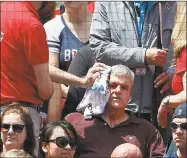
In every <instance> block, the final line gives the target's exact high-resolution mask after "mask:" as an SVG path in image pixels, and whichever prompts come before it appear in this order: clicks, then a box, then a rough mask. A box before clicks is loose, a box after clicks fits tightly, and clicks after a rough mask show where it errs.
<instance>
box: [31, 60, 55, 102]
mask: <svg viewBox="0 0 187 158" xmlns="http://www.w3.org/2000/svg"><path fill="white" fill-rule="evenodd" d="M33 69H34V74H35V77H36V81H37V88H38V95H39V97H40V98H41V99H42V100H48V99H49V98H50V97H51V95H52V93H53V84H52V81H51V78H50V76H49V66H48V63H44V64H37V65H33Z"/></svg>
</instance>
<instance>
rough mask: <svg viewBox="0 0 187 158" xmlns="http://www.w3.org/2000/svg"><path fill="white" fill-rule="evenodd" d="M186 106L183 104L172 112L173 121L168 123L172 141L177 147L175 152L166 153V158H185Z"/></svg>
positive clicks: (186, 148)
mask: <svg viewBox="0 0 187 158" xmlns="http://www.w3.org/2000/svg"><path fill="white" fill-rule="evenodd" d="M186 112H187V105H186V103H183V104H181V105H179V106H178V107H177V108H176V109H175V112H174V115H173V121H172V122H171V123H170V127H171V130H172V136H173V141H174V143H175V145H176V147H177V151H175V152H172V153H168V155H166V156H165V157H167V158H185V157H186V154H187V152H186V151H187V144H186V141H187V139H186V135H187V133H186V131H187V115H186Z"/></svg>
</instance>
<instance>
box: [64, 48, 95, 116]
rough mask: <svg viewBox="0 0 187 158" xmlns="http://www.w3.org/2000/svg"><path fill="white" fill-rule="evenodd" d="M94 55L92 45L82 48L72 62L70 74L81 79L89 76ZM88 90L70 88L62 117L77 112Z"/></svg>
mask: <svg viewBox="0 0 187 158" xmlns="http://www.w3.org/2000/svg"><path fill="white" fill-rule="evenodd" d="M94 63H95V59H94V55H93V53H92V51H91V49H90V45H86V46H84V47H82V48H81V49H80V50H79V51H78V52H77V53H76V55H75V57H74V59H73V60H72V62H71V64H70V66H69V69H68V72H70V73H71V74H74V75H76V76H79V77H83V76H85V75H86V74H87V72H88V70H89V69H90V68H91V67H92V66H93V65H94ZM85 91H86V89H85V88H82V87H73V86H70V87H69V89H68V94H67V98H66V101H65V104H64V108H63V110H62V117H64V116H66V115H67V114H69V113H72V112H76V108H77V105H78V104H79V103H80V102H81V100H82V98H83V96H84V94H85Z"/></svg>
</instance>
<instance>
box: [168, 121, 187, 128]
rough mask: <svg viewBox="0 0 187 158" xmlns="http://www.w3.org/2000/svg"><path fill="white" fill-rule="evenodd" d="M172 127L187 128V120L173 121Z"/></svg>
mask: <svg viewBox="0 0 187 158" xmlns="http://www.w3.org/2000/svg"><path fill="white" fill-rule="evenodd" d="M170 127H171V129H172V130H176V129H177V128H180V129H184V130H186V129H187V122H185V123H175V122H171V123H170Z"/></svg>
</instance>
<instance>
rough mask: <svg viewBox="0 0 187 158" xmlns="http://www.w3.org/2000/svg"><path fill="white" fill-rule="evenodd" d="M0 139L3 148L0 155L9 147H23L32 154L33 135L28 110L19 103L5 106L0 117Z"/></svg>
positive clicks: (33, 146) (33, 145) (9, 148)
mask: <svg viewBox="0 0 187 158" xmlns="http://www.w3.org/2000/svg"><path fill="white" fill-rule="evenodd" d="M0 123H1V140H2V144H3V146H2V147H3V148H2V149H1V151H0V152H2V153H1V157H3V155H4V153H5V152H7V151H9V150H11V149H23V150H24V151H25V152H27V153H29V154H30V155H34V148H35V136H34V132H33V122H32V119H31V116H30V113H29V110H28V109H27V108H25V107H23V106H20V105H19V104H12V105H9V106H7V108H6V109H5V110H4V112H3V113H2V115H1V118H0Z"/></svg>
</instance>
